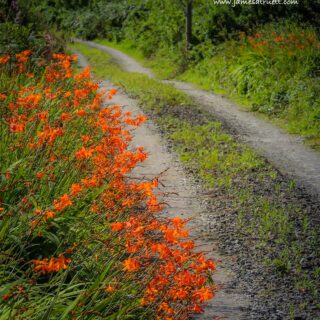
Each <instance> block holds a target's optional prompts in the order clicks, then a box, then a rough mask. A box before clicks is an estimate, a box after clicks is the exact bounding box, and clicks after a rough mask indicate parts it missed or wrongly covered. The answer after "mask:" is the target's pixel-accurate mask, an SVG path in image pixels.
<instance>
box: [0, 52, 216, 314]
mask: <svg viewBox="0 0 320 320" xmlns="http://www.w3.org/2000/svg"><path fill="white" fill-rule="evenodd" d="M75 60H76V57H75V56H67V55H64V54H62V53H58V54H53V55H52V58H51V59H49V60H47V59H44V58H41V57H39V56H37V55H36V54H34V53H33V52H32V51H31V50H26V51H23V52H21V53H18V54H16V55H2V56H0V80H1V81H0V100H1V111H0V113H1V143H0V150H1V153H0V158H1V159H0V163H1V173H0V178H1V179H0V189H1V199H0V252H1V253H0V258H1V259H0V275H1V276H0V287H1V289H0V319H3V320H8V319H59V320H62V319H110V320H111V319H155V318H157V317H159V318H161V319H188V318H189V317H190V315H191V314H194V313H201V311H202V306H203V303H204V302H205V301H207V300H209V299H211V298H212V297H213V295H214V287H213V285H212V281H211V280H210V273H211V271H213V270H214V269H215V264H214V262H213V261H211V260H206V259H205V257H204V254H203V253H201V252H199V251H198V252H197V253H195V252H194V250H193V248H194V243H193V241H192V240H190V239H188V238H187V237H188V230H187V229H186V227H185V225H186V222H187V221H185V220H182V219H180V218H179V217H171V218H170V219H169V218H168V219H165V218H164V217H162V218H161V219H159V218H157V215H156V213H158V212H160V211H161V210H162V209H163V205H162V204H160V203H159V201H158V199H157V196H156V194H155V191H154V189H155V188H156V187H157V185H158V179H157V177H155V178H154V179H152V180H148V181H147V180H146V181H143V180H139V181H135V180H134V179H130V173H131V171H132V170H133V169H134V167H135V166H136V165H137V164H139V163H141V162H143V161H144V160H145V159H146V158H147V153H146V151H145V150H143V148H141V147H138V148H136V149H133V148H131V147H130V146H129V143H130V140H131V134H132V130H133V128H134V127H136V126H139V125H140V124H141V123H142V122H143V121H144V120H145V117H144V116H138V117H136V118H132V117H131V116H130V114H128V113H124V112H122V109H121V107H119V106H110V105H109V106H108V107H105V108H103V109H102V108H101V107H102V104H103V102H104V101H105V100H107V101H108V100H109V99H112V96H113V95H114V94H116V90H114V89H112V90H110V91H108V92H104V93H103V92H98V87H99V86H98V84H97V83H96V82H94V81H93V80H92V79H91V77H90V73H89V70H88V69H85V70H83V71H82V72H78V73H77V72H75V71H74V70H73V68H72V63H73V61H75Z"/></svg>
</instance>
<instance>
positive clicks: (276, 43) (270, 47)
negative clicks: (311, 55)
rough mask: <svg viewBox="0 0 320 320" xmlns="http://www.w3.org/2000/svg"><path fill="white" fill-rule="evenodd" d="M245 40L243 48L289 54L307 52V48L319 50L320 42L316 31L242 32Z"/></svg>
mask: <svg viewBox="0 0 320 320" xmlns="http://www.w3.org/2000/svg"><path fill="white" fill-rule="evenodd" d="M240 39H241V41H242V42H243V44H242V48H245V47H246V46H249V47H251V48H252V49H253V50H255V51H257V52H260V53H262V54H267V53H269V54H272V53H273V54H275V52H276V51H277V52H278V51H283V52H286V53H287V54H288V55H289V56H293V55H297V54H300V52H303V53H305V52H306V51H307V50H316V51H317V50H319V49H320V42H319V40H318V38H317V36H316V34H315V33H314V32H303V33H302V32H291V33H289V34H284V33H279V32H275V31H272V32H267V31H263V32H258V33H256V34H254V35H246V34H245V33H244V32H241V33H240Z"/></svg>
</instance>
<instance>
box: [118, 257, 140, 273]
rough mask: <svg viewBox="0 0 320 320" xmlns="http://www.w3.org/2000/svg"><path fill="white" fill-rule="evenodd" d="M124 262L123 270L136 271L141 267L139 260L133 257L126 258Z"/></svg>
mask: <svg viewBox="0 0 320 320" xmlns="http://www.w3.org/2000/svg"><path fill="white" fill-rule="evenodd" d="M122 264H123V266H124V268H123V270H127V271H129V272H135V271H138V270H139V269H140V263H139V262H138V260H136V259H133V258H128V259H127V260H124V261H123V263H122Z"/></svg>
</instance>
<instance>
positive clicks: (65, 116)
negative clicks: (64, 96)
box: [60, 112, 72, 121]
mask: <svg viewBox="0 0 320 320" xmlns="http://www.w3.org/2000/svg"><path fill="white" fill-rule="evenodd" d="M71 118H72V115H71V114H70V113H67V112H63V113H62V114H61V116H60V120H61V121H68V120H70V119H71Z"/></svg>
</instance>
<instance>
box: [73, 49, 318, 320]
mask: <svg viewBox="0 0 320 320" xmlns="http://www.w3.org/2000/svg"><path fill="white" fill-rule="evenodd" d="M74 48H75V49H77V50H78V51H79V52H81V53H82V54H84V55H85V56H86V57H87V58H88V60H89V63H90V65H91V67H92V71H93V72H94V74H95V75H96V76H97V77H98V78H100V79H104V78H108V79H111V81H112V82H113V83H114V84H117V85H119V86H121V87H122V88H123V89H124V90H125V91H126V92H127V93H128V94H129V95H131V96H132V97H134V98H136V99H138V101H139V102H140V105H141V107H142V109H144V110H145V112H147V114H149V115H150V116H151V117H152V119H153V120H154V121H155V122H156V123H157V124H158V125H159V127H160V129H161V131H162V132H163V133H164V135H165V136H166V137H167V138H168V139H169V140H170V141H171V143H172V145H173V148H174V150H175V151H176V152H177V153H178V155H179V156H180V159H181V161H182V162H183V163H184V164H185V167H186V168H187V169H188V170H189V171H191V172H193V173H194V174H195V175H196V176H198V177H199V178H201V180H202V181H203V182H204V184H205V187H206V188H207V189H208V190H210V191H212V194H213V195H214V194H215V195H216V197H214V196H213V198H212V205H213V206H216V210H217V211H218V214H219V211H220V212H222V213H221V214H222V215H224V210H226V208H227V211H226V213H227V212H230V211H232V212H235V213H236V214H235V215H232V216H231V217H230V219H229V221H228V222H229V223H230V224H231V225H232V224H233V223H234V222H235V221H236V224H237V230H238V233H237V234H236V235H235V237H242V239H246V241H247V242H246V243H249V246H248V249H249V251H250V252H251V249H253V250H252V251H253V252H258V253H260V255H259V260H260V261H262V262H263V264H264V265H265V269H268V268H271V270H272V272H273V273H275V274H276V275H277V276H279V277H284V278H286V279H288V278H289V279H290V281H289V284H288V282H287V283H286V284H285V286H289V287H290V290H291V291H290V292H294V294H298V295H302V298H301V299H300V300H299V302H298V303H297V304H296V302H294V301H293V300H292V301H291V304H290V303H289V304H288V305H287V306H285V307H284V308H286V307H287V311H288V310H290V314H291V316H292V317H294V314H296V313H299V311H300V310H303V309H308V308H311V309H312V308H320V304H319V293H318V291H319V283H320V282H319V276H320V268H319V265H318V262H317V261H318V259H319V258H320V253H319V234H318V233H319V229H318V228H317V226H314V224H313V223H312V221H311V219H309V215H310V214H312V212H308V210H306V209H304V208H303V206H300V204H299V202H298V200H297V199H296V198H295V196H294V192H293V190H294V188H295V184H294V182H289V183H285V182H283V180H282V178H281V177H279V175H278V174H277V171H276V170H274V169H273V168H272V166H271V165H269V164H268V163H266V162H265V161H264V160H263V159H262V158H261V157H259V156H258V155H257V154H256V153H255V152H254V151H253V150H251V149H250V148H249V147H247V146H245V145H243V144H241V143H239V142H237V141H235V140H234V139H233V138H232V137H231V136H230V135H229V134H227V133H226V132H225V131H224V130H223V128H222V127H221V124H220V123H219V122H217V121H215V120H214V119H213V117H212V115H209V114H206V113H204V112H203V111H201V110H200V109H199V108H197V107H196V106H195V105H194V103H193V102H192V101H191V100H190V98H189V97H187V96H186V95H185V94H184V93H182V92H180V91H178V90H176V89H175V88H174V87H173V86H172V85H170V84H163V83H160V82H159V81H157V80H154V79H149V78H148V77H147V76H145V75H142V74H136V73H127V72H124V71H123V70H121V69H120V68H119V67H118V66H117V65H115V64H114V62H113V61H112V59H111V57H110V56H109V55H107V54H106V53H104V52H101V51H99V50H97V49H92V48H90V47H88V46H86V45H83V44H75V45H74ZM230 230H231V231H230V232H232V228H231V229H230ZM220 231H221V232H220V235H221V238H222V239H223V237H224V236H225V233H226V232H229V227H228V225H225V228H224V229H223V230H220ZM227 238H228V237H227ZM222 245H223V244H222ZM253 256H254V257H255V254H253ZM253 259H256V258H253ZM310 260H311V261H314V263H313V262H311V263H309V264H308V263H307V262H308V261H309V262H310ZM270 283H271V282H270ZM273 285H274V284H273ZM273 285H272V284H270V286H269V283H267V284H266V287H268V288H266V289H265V292H260V294H261V295H266V296H267V297H268V295H269V294H270V292H273V293H274V294H277V291H280V290H282V289H283V287H281V288H280V287H279V288H277V284H275V286H273ZM279 286H280V284H279ZM287 289H288V288H287ZM287 298H288V301H289V300H290V298H289V296H287ZM284 304H285V303H284V302H283V305H284ZM288 312H289V311H288Z"/></svg>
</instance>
